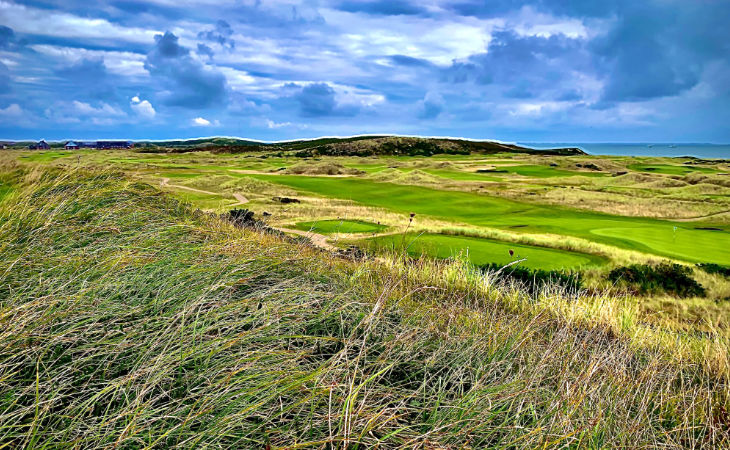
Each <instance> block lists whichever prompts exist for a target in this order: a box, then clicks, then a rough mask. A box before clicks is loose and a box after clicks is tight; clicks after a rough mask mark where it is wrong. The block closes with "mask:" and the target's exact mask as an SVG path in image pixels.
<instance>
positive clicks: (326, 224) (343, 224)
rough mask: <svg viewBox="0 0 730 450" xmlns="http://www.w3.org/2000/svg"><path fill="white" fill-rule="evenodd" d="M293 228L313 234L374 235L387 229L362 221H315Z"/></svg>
mask: <svg viewBox="0 0 730 450" xmlns="http://www.w3.org/2000/svg"><path fill="white" fill-rule="evenodd" d="M295 228H297V229H299V230H304V231H314V232H315V233H322V234H332V233H375V232H380V231H383V230H385V229H387V228H388V227H387V226H385V225H380V224H377V223H371V222H365V221H363V220H344V219H342V220H341V219H334V220H317V221H313V222H299V223H297V224H296V225H295Z"/></svg>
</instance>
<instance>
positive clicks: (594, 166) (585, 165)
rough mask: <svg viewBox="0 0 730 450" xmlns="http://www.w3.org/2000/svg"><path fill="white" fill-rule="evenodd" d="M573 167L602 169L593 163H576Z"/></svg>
mask: <svg viewBox="0 0 730 450" xmlns="http://www.w3.org/2000/svg"><path fill="white" fill-rule="evenodd" d="M575 167H580V168H582V169H590V170H602V169H601V168H600V167H598V166H597V165H595V164H593V163H585V164H580V163H579V164H576V165H575Z"/></svg>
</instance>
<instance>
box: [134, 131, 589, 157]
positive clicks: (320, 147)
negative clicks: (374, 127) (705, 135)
mask: <svg viewBox="0 0 730 450" xmlns="http://www.w3.org/2000/svg"><path fill="white" fill-rule="evenodd" d="M136 144H137V147H141V149H142V151H150V152H160V151H164V152H190V151H211V152H214V153H243V152H252V151H263V152H282V153H284V152H286V153H292V154H294V155H295V156H300V157H310V156H374V155H408V156H430V155H437V154H464V155H467V154H470V153H481V154H494V153H527V154H534V155H564V156H570V155H584V154H586V153H585V152H584V151H583V150H581V149H579V148H554V149H545V150H536V149H532V148H529V147H523V146H519V145H515V144H505V143H501V142H496V141H470V140H466V139H446V138H420V137H404V136H356V137H348V138H321V139H312V140H298V141H289V142H274V143H263V142H256V141H249V140H245V139H238V138H201V139H190V140H171V141H154V142H153V141H138V142H137V143H136Z"/></svg>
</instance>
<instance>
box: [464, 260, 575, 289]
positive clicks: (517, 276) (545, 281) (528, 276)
mask: <svg viewBox="0 0 730 450" xmlns="http://www.w3.org/2000/svg"><path fill="white" fill-rule="evenodd" d="M478 267H479V269H480V270H482V271H483V272H497V271H498V270H500V269H501V268H502V265H500V264H496V263H490V264H484V265H480V266H478ZM501 274H502V275H504V276H505V277H507V278H510V279H512V280H515V281H517V282H519V283H520V284H521V285H522V286H523V287H524V288H525V290H526V291H527V292H528V293H529V294H530V295H531V296H535V295H537V294H538V293H539V292H540V290H541V289H542V288H543V287H544V286H546V285H552V286H559V287H561V288H563V289H566V290H569V291H577V290H579V289H580V288H581V287H582V286H583V277H582V275H581V274H580V273H579V272H575V273H574V272H562V271H559V270H541V269H534V270H532V269H528V268H525V267H519V266H511V267H508V268H507V269H505V270H503V271H502V272H501Z"/></svg>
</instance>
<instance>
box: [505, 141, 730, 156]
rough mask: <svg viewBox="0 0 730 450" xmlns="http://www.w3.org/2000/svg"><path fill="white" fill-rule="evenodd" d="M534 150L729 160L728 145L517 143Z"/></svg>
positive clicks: (729, 149) (729, 146)
mask: <svg viewBox="0 0 730 450" xmlns="http://www.w3.org/2000/svg"><path fill="white" fill-rule="evenodd" d="M517 144H518V145H522V146H525V147H530V148H534V149H547V148H556V147H578V148H580V149H581V150H583V151H585V152H586V153H589V154H591V155H616V156H694V157H695V158H705V159H730V144H654V143H629V144H627V143H621V144H618V143H575V142H518V143H517Z"/></svg>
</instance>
